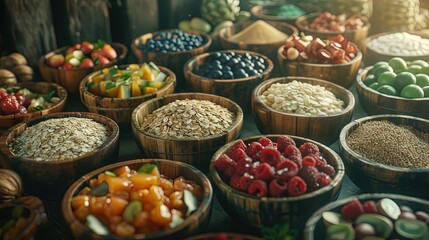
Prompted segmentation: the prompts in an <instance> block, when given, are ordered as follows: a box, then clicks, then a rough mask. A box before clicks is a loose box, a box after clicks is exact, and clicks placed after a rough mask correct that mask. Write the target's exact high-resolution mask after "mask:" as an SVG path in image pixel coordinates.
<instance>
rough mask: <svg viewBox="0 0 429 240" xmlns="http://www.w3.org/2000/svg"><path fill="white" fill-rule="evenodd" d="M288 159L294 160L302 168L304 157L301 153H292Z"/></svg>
mask: <svg viewBox="0 0 429 240" xmlns="http://www.w3.org/2000/svg"><path fill="white" fill-rule="evenodd" d="M288 159H290V160H291V161H292V162H294V163H296V165H298V167H299V168H302V157H301V154H300V155H290V156H289V157H288Z"/></svg>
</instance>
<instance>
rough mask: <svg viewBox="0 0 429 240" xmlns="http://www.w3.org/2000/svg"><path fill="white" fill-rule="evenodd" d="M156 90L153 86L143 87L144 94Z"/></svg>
mask: <svg viewBox="0 0 429 240" xmlns="http://www.w3.org/2000/svg"><path fill="white" fill-rule="evenodd" d="M156 91H158V89H157V88H154V87H145V88H144V94H149V93H154V92H156Z"/></svg>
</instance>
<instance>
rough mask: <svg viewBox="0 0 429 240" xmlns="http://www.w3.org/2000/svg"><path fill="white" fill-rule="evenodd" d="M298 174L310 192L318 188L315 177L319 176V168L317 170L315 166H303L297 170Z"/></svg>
mask: <svg viewBox="0 0 429 240" xmlns="http://www.w3.org/2000/svg"><path fill="white" fill-rule="evenodd" d="M298 176H300V177H301V178H302V179H304V181H305V183H306V184H307V188H308V190H309V191H310V192H311V191H314V190H316V189H318V188H319V184H318V183H317V179H318V176H319V170H317V168H316V167H312V166H309V167H306V166H303V167H302V168H301V169H300V170H299V171H298Z"/></svg>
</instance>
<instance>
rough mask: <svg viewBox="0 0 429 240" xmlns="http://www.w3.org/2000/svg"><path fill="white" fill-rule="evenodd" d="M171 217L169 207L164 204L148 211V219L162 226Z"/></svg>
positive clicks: (168, 221) (166, 223)
mask: <svg viewBox="0 0 429 240" xmlns="http://www.w3.org/2000/svg"><path fill="white" fill-rule="evenodd" d="M171 217H172V215H171V212H170V209H169V208H168V207H167V206H165V205H164V204H161V205H159V206H156V207H155V208H154V209H152V211H151V212H150V220H151V221H152V222H154V223H156V224H158V225H161V226H164V227H165V226H167V225H168V224H169V223H170V222H171Z"/></svg>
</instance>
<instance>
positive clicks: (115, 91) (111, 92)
mask: <svg viewBox="0 0 429 240" xmlns="http://www.w3.org/2000/svg"><path fill="white" fill-rule="evenodd" d="M118 92H119V87H113V88H109V89H107V90H106V93H105V94H106V95H105V96H106V97H110V98H115V97H117V96H118Z"/></svg>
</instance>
